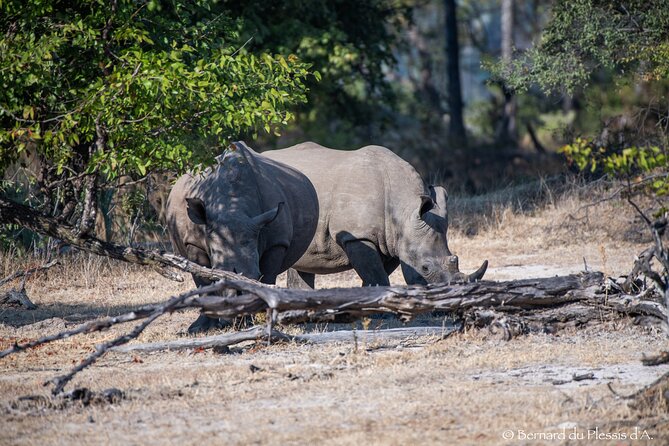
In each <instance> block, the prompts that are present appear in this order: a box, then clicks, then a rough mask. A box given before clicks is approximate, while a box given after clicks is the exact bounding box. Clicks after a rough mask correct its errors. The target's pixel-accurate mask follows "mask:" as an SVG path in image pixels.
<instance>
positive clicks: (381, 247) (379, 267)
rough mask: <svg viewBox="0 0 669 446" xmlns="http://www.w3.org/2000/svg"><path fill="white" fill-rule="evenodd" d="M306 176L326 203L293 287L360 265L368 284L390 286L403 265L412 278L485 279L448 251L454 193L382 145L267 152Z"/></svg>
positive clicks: (410, 280) (322, 203)
mask: <svg viewBox="0 0 669 446" xmlns="http://www.w3.org/2000/svg"><path fill="white" fill-rule="evenodd" d="M263 155H265V156H266V157H268V158H270V159H272V160H275V161H280V162H282V163H285V164H287V165H289V166H291V167H293V168H295V169H297V170H299V171H300V172H302V173H303V174H304V175H306V176H307V177H308V178H309V179H310V180H311V182H312V184H313V185H314V187H315V188H316V193H317V194H318V201H319V218H318V228H317V229H316V234H315V236H314V239H313V240H312V242H311V244H310V245H309V247H308V248H307V251H306V252H305V253H304V255H303V256H302V257H301V258H300V259H299V260H298V261H297V262H296V263H295V264H294V265H293V269H294V270H296V271H297V273H298V274H299V277H297V276H296V275H295V274H291V273H292V271H289V286H300V287H305V286H309V287H311V288H313V286H314V275H315V274H330V273H335V272H340V271H345V270H348V269H351V268H353V269H354V270H355V271H356V273H358V275H359V276H360V278H361V279H362V282H363V285H389V278H388V276H389V275H390V274H391V273H392V272H393V271H394V270H395V269H396V268H397V267H398V266H401V268H402V273H403V275H404V279H405V280H406V282H407V284H410V285H413V284H427V283H436V282H456V281H457V282H462V281H474V280H478V279H481V278H482V277H483V274H484V273H485V271H486V269H487V267H488V261H487V260H486V261H484V262H483V265H482V266H481V267H480V268H479V269H478V270H477V271H476V272H474V273H472V274H469V275H468V274H464V273H461V272H460V271H459V267H458V258H457V256H455V255H453V254H452V253H451V251H450V250H449V249H448V242H447V239H446V232H447V230H448V213H447V209H446V205H447V200H448V196H447V194H446V190H445V189H444V188H443V187H440V186H429V185H426V184H425V183H424V182H423V180H422V179H421V177H420V175H419V174H418V172H416V170H415V169H414V168H413V167H412V166H411V165H410V164H409V163H407V162H406V161H404V160H403V159H402V158H400V157H399V156H397V155H395V154H394V153H393V152H391V151H390V150H388V149H386V148H385V147H381V146H367V147H363V148H361V149H358V150H353V151H343V150H333V149H328V148H326V147H323V146H321V145H319V144H316V143H313V142H306V143H302V144H298V145H296V146H293V147H289V148H287V149H282V150H272V151H267V152H264V153H263Z"/></svg>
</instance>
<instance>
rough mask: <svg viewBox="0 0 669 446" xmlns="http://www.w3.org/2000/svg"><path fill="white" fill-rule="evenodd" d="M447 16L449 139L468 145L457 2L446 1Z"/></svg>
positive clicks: (452, 0) (457, 143) (453, 0)
mask: <svg viewBox="0 0 669 446" xmlns="http://www.w3.org/2000/svg"><path fill="white" fill-rule="evenodd" d="M444 13H445V14H446V29H445V31H446V74H447V77H448V90H447V91H448V108H449V113H450V122H449V139H450V140H451V142H452V143H453V144H456V145H467V134H466V132H465V125H464V119H463V107H464V105H463V103H462V84H461V82H460V45H459V43H458V21H457V16H456V4H455V0H444Z"/></svg>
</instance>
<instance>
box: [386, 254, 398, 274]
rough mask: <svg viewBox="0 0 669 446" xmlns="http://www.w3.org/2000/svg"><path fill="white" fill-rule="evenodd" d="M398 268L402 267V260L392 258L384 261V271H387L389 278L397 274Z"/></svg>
mask: <svg viewBox="0 0 669 446" xmlns="http://www.w3.org/2000/svg"><path fill="white" fill-rule="evenodd" d="M398 266H400V259H397V258H392V257H391V258H389V259H387V260H384V261H383V269H384V270H385V271H386V274H387V275H388V277H390V275H391V274H392V273H393V272H395V270H396V269H397V267H398Z"/></svg>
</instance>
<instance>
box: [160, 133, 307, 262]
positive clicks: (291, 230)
mask: <svg viewBox="0 0 669 446" xmlns="http://www.w3.org/2000/svg"><path fill="white" fill-rule="evenodd" d="M193 197H197V198H200V199H202V200H203V201H205V202H207V203H209V206H208V209H211V210H212V212H214V215H213V216H212V218H217V215H216V214H220V215H221V216H223V215H227V216H229V215H233V214H235V213H243V214H245V215H247V216H249V217H253V216H255V215H258V214H261V213H263V212H265V211H267V210H270V209H272V208H274V207H276V206H277V205H278V204H279V203H284V207H283V209H282V212H280V213H279V215H278V216H277V218H276V219H275V220H274V221H273V222H271V223H270V224H269V225H267V226H266V227H265V228H263V230H262V231H261V233H260V238H259V240H258V253H259V254H260V255H261V256H262V254H263V253H264V252H265V251H266V250H267V249H269V248H271V247H273V246H276V245H279V246H285V247H286V248H287V253H286V256H285V259H284V262H283V265H281V269H283V270H285V269H288V268H289V267H290V266H291V265H292V264H293V263H294V262H295V261H296V260H297V259H299V258H300V256H301V255H302V254H303V253H304V251H305V250H306V248H307V246H308V245H309V243H310V241H311V238H312V237H313V234H314V232H315V230H316V224H317V221H318V201H317V197H316V192H315V190H314V188H313V186H312V185H311V182H310V181H309V180H308V179H307V178H306V177H305V176H304V175H302V174H300V173H299V172H298V171H296V170H295V169H293V168H290V167H288V166H286V165H284V164H281V163H279V162H276V161H272V160H268V159H265V158H264V157H263V156H261V155H259V154H257V153H256V152H254V151H253V150H252V149H250V148H248V147H247V146H246V145H245V144H243V143H236V148H235V149H234V150H228V151H226V152H225V153H224V154H223V155H222V156H220V157H219V158H218V164H216V165H214V166H212V167H210V168H208V169H206V170H205V171H204V172H202V173H201V174H185V175H183V176H182V177H181V178H179V179H178V180H177V182H176V183H175V185H174V187H173V188H172V191H171V192H170V195H169V197H168V202H167V211H166V214H167V215H166V216H167V224H168V228H169V232H170V237H171V239H172V243H173V245H174V247H175V249H176V250H177V251H178V252H179V253H180V254H182V255H186V254H187V252H188V246H189V245H191V246H194V247H197V248H200V249H201V250H203V251H205V252H206V251H207V245H206V234H205V229H204V227H203V225H197V224H195V223H194V222H193V221H191V219H190V218H189V216H188V212H187V202H186V199H187V198H193Z"/></svg>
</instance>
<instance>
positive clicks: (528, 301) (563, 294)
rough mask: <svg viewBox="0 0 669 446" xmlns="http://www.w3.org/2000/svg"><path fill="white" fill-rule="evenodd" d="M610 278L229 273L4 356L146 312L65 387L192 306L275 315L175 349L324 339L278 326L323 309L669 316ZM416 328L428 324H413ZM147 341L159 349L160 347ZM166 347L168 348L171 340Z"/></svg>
mask: <svg viewBox="0 0 669 446" xmlns="http://www.w3.org/2000/svg"><path fill="white" fill-rule="evenodd" d="M602 279H603V276H602V274H601V273H587V274H582V275H570V276H563V277H557V276H556V277H551V278H545V279H526V280H517V281H508V282H477V283H467V284H452V285H449V284H437V285H430V286H426V287H422V286H411V287H403V286H390V287H365V288H338V289H322V290H316V291H313V290H311V291H308V290H297V289H281V288H270V287H267V286H263V285H261V284H256V283H254V282H252V281H244V280H237V279H223V280H221V281H219V282H217V283H214V284H212V285H208V286H205V287H201V288H198V289H196V290H192V291H189V292H187V293H183V294H180V295H178V296H175V297H172V298H170V300H169V301H167V302H166V303H164V304H161V305H155V306H148V307H144V308H142V309H139V310H136V311H133V312H130V313H127V314H125V315H121V316H116V317H113V318H104V319H101V320H99V321H92V322H89V323H86V324H83V325H81V326H80V327H78V328H76V329H73V330H67V331H64V332H62V333H58V334H55V335H52V336H46V337H43V338H41V339H38V340H36V341H32V342H30V343H27V344H23V345H14V346H13V347H12V348H10V349H8V350H5V351H4V352H0V357H4V356H7V355H9V354H11V353H16V352H19V351H22V350H25V349H27V348H30V347H34V346H37V345H41V344H44V343H47V342H51V341H54V340H57V339H63V338H66V337H70V336H74V335H77V334H81V333H90V332H93V331H100V330H103V329H106V328H109V327H111V326H113V325H116V324H120V323H125V322H130V321H134V320H138V319H142V318H145V319H146V320H144V321H143V322H142V323H141V324H139V325H137V326H136V327H135V328H134V329H133V330H132V331H131V332H130V333H128V334H125V335H122V336H119V337H117V338H115V339H113V340H111V341H109V342H105V343H103V344H101V345H99V346H97V347H96V351H95V353H93V354H91V355H90V356H89V357H88V358H86V359H85V360H84V361H83V362H82V363H81V364H80V365H78V366H77V367H75V368H74V369H72V370H71V371H70V373H68V374H66V375H63V376H59V377H57V378H55V379H54V380H52V381H51V382H52V383H54V384H55V388H54V389H53V393H54V394H58V393H60V392H61V391H62V390H63V387H64V386H65V385H66V384H67V383H68V382H69V381H70V380H71V379H72V378H73V377H74V376H75V375H76V374H77V373H78V372H80V371H81V370H83V369H85V368H86V367H88V366H90V365H91V364H93V363H94V362H95V361H96V360H97V358H99V357H100V356H102V355H103V354H105V353H106V352H107V351H109V350H111V349H114V348H118V347H119V346H121V345H123V344H125V343H127V342H128V341H130V340H132V339H135V338H137V337H138V336H139V335H140V334H141V333H142V331H143V330H144V329H145V328H146V327H147V326H148V325H150V324H151V323H152V322H153V321H154V320H155V319H157V318H158V317H160V316H161V315H163V314H165V313H169V312H172V311H175V310H178V309H181V308H188V307H191V308H192V307H194V308H201V309H202V310H203V311H205V312H206V313H208V314H212V315H216V316H222V317H227V318H230V317H233V316H238V315H243V314H247V313H257V312H260V311H265V310H268V314H269V315H271V317H269V318H268V326H267V327H264V328H263V327H256V328H254V329H252V330H250V331H247V332H242V333H235V334H231V335H230V334H228V335H222V337H219V338H216V339H214V340H213V341H212V340H210V339H205V340H194V341H191V340H186V341H184V342H176V343H172V344H170V345H167V348H192V347H193V346H204V345H208V344H207V343H208V342H213V343H217V345H219V346H222V345H226V343H231V342H233V341H234V342H233V343H238V342H242V341H244V340H254V339H255V340H258V339H263V340H269V339H276V340H283V341H286V340H295V341H299V342H303V341H312V342H316V341H317V338H314V337H313V336H315V335H299V336H293V337H290V336H286V335H284V334H283V333H280V332H277V331H276V330H272V328H271V327H272V324H273V322H274V318H275V317H278V319H279V320H281V319H282V315H288V316H289V317H292V318H293V319H295V318H298V319H299V318H300V317H301V318H303V320H304V319H308V318H313V317H316V316H323V315H326V316H337V315H345V316H349V317H361V316H365V315H370V314H374V313H395V314H398V315H400V316H402V317H405V318H411V317H413V316H414V315H417V314H420V313H425V312H430V311H435V310H436V311H442V312H451V313H452V312H456V313H461V312H464V311H471V310H475V309H478V308H482V307H483V308H494V309H495V310H496V311H497V312H499V313H500V314H502V313H503V314H502V315H501V317H492V320H493V324H492V325H495V324H496V325H495V326H498V328H500V329H501V330H502V331H503V333H502V334H503V335H504V338H505V339H510V338H511V337H512V336H514V335H515V334H519V333H522V332H524V331H525V330H526V326H527V325H526V322H525V319H524V318H523V316H525V315H527V319H528V320H529V319H531V318H532V317H534V316H535V315H536V314H541V313H542V312H545V313H546V314H548V315H549V316H548V317H549V318H553V317H556V315H559V313H556V312H559V311H560V310H563V311H564V312H563V316H564V315H566V314H569V312H568V311H567V310H566V309H568V308H572V309H575V310H574V311H575V312H576V314H579V313H580V312H582V311H584V310H583V309H586V310H585V311H586V313H588V315H589V317H592V316H593V315H595V316H597V317H601V315H602V310H609V311H611V312H617V313H624V314H641V315H646V316H650V317H655V318H660V319H662V320H666V309H664V307H663V306H662V305H661V304H660V303H659V302H653V301H646V300H643V301H639V302H636V301H635V298H634V297H633V296H620V295H614V293H615V292H616V290H615V289H609V287H607V286H606V284H602ZM225 290H236V291H238V292H241V293H243V294H241V295H239V296H231V297H222V296H212V295H211V293H221V294H225V293H223V292H224V291H225ZM493 313H494V312H493ZM493 316H494V315H493ZM409 330H414V331H415V330H420V329H415V328H412V329H409ZM355 333H356V336H357V335H359V334H360V333H363V332H361V331H356V332H355ZM364 333H365V335H364V336H369V335H368V333H375V332H366V331H365V332H364ZM379 333H380V332H379ZM390 333H392V332H390ZM390 333H389V334H385V332H384V334H380V335H378V336H382V337H385V336H390V335H391V334H390ZM319 336H320V339H327V340H328V342H333V340H335V341H336V340H341V338H338V337H341V336H344V337H348V338H349V339H350V338H351V335H350V334H346V333H344V334H334V333H328V334H320V335H319ZM371 336H376V335H371ZM310 337H311V338H310ZM354 339H355V338H354ZM189 342H190V343H189ZM202 343H204V344H202ZM146 348H148V349H152V348H154V347H146ZM160 348H163V346H161V347H160ZM130 349H132V347H130Z"/></svg>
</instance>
